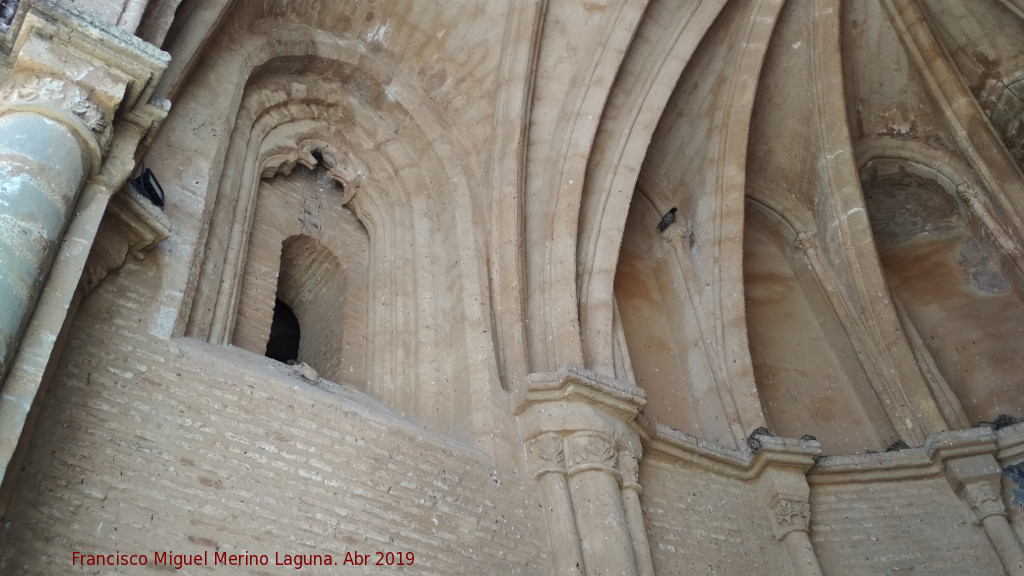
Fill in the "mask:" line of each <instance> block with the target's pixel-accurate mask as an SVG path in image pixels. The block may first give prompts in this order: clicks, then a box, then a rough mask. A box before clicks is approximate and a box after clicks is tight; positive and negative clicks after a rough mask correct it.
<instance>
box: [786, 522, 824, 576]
mask: <svg viewBox="0 0 1024 576" xmlns="http://www.w3.org/2000/svg"><path fill="white" fill-rule="evenodd" d="M782 545H783V547H785V548H786V553H787V554H788V555H789V561H790V563H791V564H792V565H793V570H794V571H795V572H796V573H797V574H798V575H799V576H822V574H821V565H820V564H818V556H817V554H815V553H814V547H813V546H811V537H810V536H809V535H808V534H807V532H805V531H803V530H794V531H792V532H790V533H789V534H786V536H784V537H783V539H782Z"/></svg>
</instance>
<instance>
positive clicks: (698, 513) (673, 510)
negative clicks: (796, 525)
mask: <svg viewBox="0 0 1024 576" xmlns="http://www.w3.org/2000/svg"><path fill="white" fill-rule="evenodd" d="M640 481H641V484H642V485H643V487H644V493H643V497H642V498H641V503H642V505H643V509H644V518H645V520H646V522H647V531H648V538H649V539H650V543H651V555H652V556H653V559H654V571H655V573H656V574H677V575H688V574H701V575H713V574H718V575H732V574H789V573H790V569H789V560H788V559H787V557H786V553H785V551H784V550H783V549H782V547H781V546H779V545H778V544H777V543H776V542H775V538H774V537H773V536H772V529H771V526H769V524H768V512H767V510H766V509H765V507H764V506H763V505H761V504H760V502H759V500H758V494H757V492H756V491H755V490H753V489H752V487H751V486H750V485H749V484H748V483H746V482H744V481H742V480H737V479H733V478H728V477H725V476H720V475H717V474H713V473H711V472H707V471H704V470H699V469H696V468H692V467H684V466H681V465H680V464H678V463H672V462H669V461H667V460H665V459H664V458H662V457H660V456H658V455H646V456H644V460H643V465H642V467H641V470H640Z"/></svg>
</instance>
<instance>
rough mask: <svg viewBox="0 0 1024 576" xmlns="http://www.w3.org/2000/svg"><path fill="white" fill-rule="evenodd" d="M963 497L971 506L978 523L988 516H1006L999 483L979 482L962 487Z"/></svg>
mask: <svg viewBox="0 0 1024 576" xmlns="http://www.w3.org/2000/svg"><path fill="white" fill-rule="evenodd" d="M963 499H964V501H965V502H967V504H968V505H969V506H970V507H971V512H973V513H974V519H975V521H976V522H978V523H979V524H980V523H981V522H982V521H983V520H985V518H988V517H989V516H1006V505H1004V504H1003V498H1002V496H1001V495H1000V493H999V484H998V483H995V482H979V483H977V484H968V485H966V486H965V487H964V491H963Z"/></svg>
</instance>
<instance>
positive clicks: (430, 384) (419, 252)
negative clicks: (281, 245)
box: [178, 22, 501, 437]
mask: <svg viewBox="0 0 1024 576" xmlns="http://www.w3.org/2000/svg"><path fill="white" fill-rule="evenodd" d="M274 26H275V34H273V35H270V34H260V33H259V31H258V30H252V31H249V32H247V33H245V34H244V35H243V37H242V38H241V39H235V40H234V41H231V42H227V41H224V42H223V43H222V44H221V45H220V47H219V48H218V50H225V51H227V56H223V57H221V58H219V59H217V60H216V61H215V63H214V64H211V65H208V66H207V67H205V68H203V69H202V70H201V71H200V72H201V73H202V74H205V75H207V76H208V78H207V80H209V77H215V78H220V79H223V78H235V79H237V83H238V84H237V91H236V92H234V93H233V94H232V93H231V92H230V91H223V90H221V91H215V90H210V89H209V88H203V86H204V85H208V84H209V83H208V82H194V83H192V84H193V85H196V86H199V87H200V88H198V90H199V92H197V93H194V94H186V95H183V96H184V97H185V98H186V99H188V100H190V101H191V102H190V103H191V104H192V105H193V106H196V105H200V103H201V105H202V106H203V107H209V110H217V109H220V110H224V109H227V110H232V111H233V112H232V113H231V114H230V116H229V118H228V119H227V124H228V125H230V126H231V127H230V129H225V130H223V131H222V134H217V133H216V132H213V133H212V135H216V136H217V138H218V142H217V147H218V149H219V151H218V152H217V153H216V154H214V155H213V157H212V158H211V159H210V160H208V162H209V164H208V165H207V166H206V168H207V169H208V170H209V178H208V181H209V182H217V183H219V185H218V186H217V187H216V189H213V188H211V189H210V190H209V191H208V194H207V196H206V199H205V207H204V215H203V221H204V222H205V223H206V224H205V226H204V229H203V231H202V232H201V233H200V238H199V244H198V246H197V248H196V252H195V255H194V257H193V263H192V266H191V268H192V270H198V273H197V274H194V275H193V276H194V277H193V278H192V279H191V280H190V284H189V286H188V287H186V289H185V297H184V300H185V304H184V309H183V310H182V314H181V317H182V320H181V321H180V322H179V324H180V326H179V329H178V332H179V333H184V334H185V335H188V336H192V337H195V338H200V339H204V340H207V341H209V342H211V343H215V344H229V343H231V342H232V336H233V334H234V331H235V326H236V324H237V320H238V315H239V310H240V308H239V306H240V305H241V302H242V299H240V297H239V294H240V291H241V290H242V289H243V285H244V283H243V282H242V278H243V277H244V274H245V269H246V267H245V262H246V261H247V259H249V255H248V250H249V247H250V245H251V241H250V239H251V237H252V235H253V233H254V229H253V214H254V212H255V210H256V208H257V205H258V203H259V198H260V196H261V194H262V193H263V192H261V190H263V184H262V183H264V182H268V181H277V180H278V179H282V178H283V179H285V180H287V179H289V178H294V177H296V174H298V173H305V174H306V177H307V178H308V179H309V185H310V186H313V187H316V186H319V187H325V186H326V187H328V188H331V187H333V188H334V189H335V190H334V192H335V193H337V194H340V195H341V196H340V201H341V203H342V204H343V205H344V206H345V207H346V208H347V209H349V210H351V212H352V214H354V217H355V218H357V219H358V223H359V224H360V225H361V226H362V228H363V229H364V230H365V233H366V235H367V237H368V254H367V262H368V273H367V275H368V279H367V289H366V290H367V292H366V297H365V301H366V304H365V306H366V312H365V317H366V328H365V331H366V333H365V334H364V335H363V337H364V339H365V352H364V356H363V358H362V360H361V363H362V364H363V365H365V372H364V373H365V377H364V379H365V382H364V383H363V382H355V383H354V385H356V386H357V387H360V388H364V389H365V390H366V391H367V392H368V393H370V394H371V395H373V396H375V397H376V398H378V399H380V400H382V401H383V402H385V403H386V404H388V405H389V406H391V407H392V408H394V409H396V410H398V411H400V412H403V413H405V414H407V415H408V416H410V417H411V418H413V419H415V420H417V421H419V422H421V423H423V424H425V425H427V426H429V427H430V428H432V429H435V430H438V431H441V432H445V433H452V434H456V435H459V436H468V437H475V436H489V435H493V430H491V428H492V427H493V426H492V424H493V419H492V418H491V417H490V416H489V414H490V413H491V410H490V406H493V405H494V402H495V401H496V398H497V396H498V395H500V393H501V387H500V384H499V383H498V378H497V368H496V362H495V355H494V348H493V343H492V340H491V338H490V332H491V329H490V326H489V318H490V313H489V311H488V309H487V306H488V302H487V299H486V297H483V295H484V294H485V293H486V284H485V282H486V273H485V268H484V266H485V264H484V261H483V256H482V254H481V252H480V248H479V247H480V246H483V244H484V241H483V239H478V238H477V237H476V236H477V235H478V234H479V227H478V226H476V225H475V220H476V218H475V216H474V214H475V212H476V211H477V207H475V206H474V204H473V202H474V200H473V198H472V197H471V195H470V189H471V187H472V186H473V183H474V182H476V179H475V175H473V174H472V173H467V172H466V170H465V169H464V168H463V166H462V165H461V164H460V158H462V157H464V154H463V152H462V151H463V147H462V146H461V145H460V143H459V142H458V141H457V140H455V139H454V138H453V137H452V136H451V134H452V131H451V130H450V129H448V127H447V126H446V123H445V119H444V117H443V116H442V115H441V114H439V113H438V112H437V111H436V110H434V108H433V107H434V105H433V103H432V102H431V101H430V100H429V99H428V98H427V97H426V96H425V95H423V93H422V92H421V91H419V89H418V88H417V87H416V86H415V85H413V84H412V83H411V82H409V81H408V80H407V79H405V78H404V77H403V76H402V74H401V73H400V72H399V71H398V70H397V69H395V68H394V67H393V66H392V65H391V64H389V63H388V62H386V61H384V60H383V59H382V58H380V57H378V56H373V55H370V54H369V53H368V52H367V51H366V50H365V49H364V48H363V47H362V46H361V45H360V44H359V43H357V42H352V41H347V40H343V39H339V38H337V37H334V36H331V35H330V34H328V33H326V32H323V31H319V30H314V29H311V28H308V27H305V26H302V25H299V24H291V23H281V22H277V23H275V24H274ZM288 26H292V27H295V28H296V33H294V34H284V33H282V32H281V28H282V27H288ZM271 37H273V38H277V39H281V38H303V40H295V41H291V42H289V41H284V42H281V41H275V42H273V43H271V42H268V41H267V40H266V39H267V38H271ZM311 52H312V53H313V56H309V54H310V53H311ZM214 53H216V51H215V52H214ZM229 63H230V64H229ZM203 90H209V93H206V94H204V93H203V92H202V91H203ZM225 92H227V93H229V94H231V96H229V97H230V98H232V102H225V101H224V100H225V99H226V98H227V97H225V96H218V95H219V94H223V93H225ZM218 107H219V108H218ZM208 113H209V112H208ZM222 127H224V126H223V123H222ZM297 165H298V166H302V168H301V169H299V168H296V166H297ZM293 170H295V172H293ZM318 171H319V172H318ZM318 174H319V176H318ZM268 178H269V179H270V180H267V179H268ZM314 196H315V195H314ZM303 206H304V207H303V210H306V208H308V207H306V206H305V205H303ZM296 217H297V218H302V217H308V214H306V213H305V212H303V214H299V215H296ZM321 224H322V225H325V226H326V225H330V223H321ZM313 233H314V235H315V233H316V231H315V230H314V231H313ZM357 364H358V363H357ZM347 371H348V368H346V367H345V366H342V367H340V368H339V370H338V371H337V373H338V374H341V375H342V376H341V378H342V379H343V380H344V378H345V376H344V375H345V374H346V373H347ZM485 408H486V409H485Z"/></svg>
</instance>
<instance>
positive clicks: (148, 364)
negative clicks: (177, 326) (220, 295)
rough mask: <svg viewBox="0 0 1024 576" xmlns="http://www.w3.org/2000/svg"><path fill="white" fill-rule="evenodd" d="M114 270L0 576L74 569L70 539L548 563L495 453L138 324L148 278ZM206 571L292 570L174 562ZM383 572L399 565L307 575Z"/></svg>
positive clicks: (33, 456)
mask: <svg viewBox="0 0 1024 576" xmlns="http://www.w3.org/2000/svg"><path fill="white" fill-rule="evenodd" d="M118 284H119V286H120V288H121V290H119V291H117V294H118V298H117V299H114V298H112V297H111V296H110V294H111V293H113V292H114V291H111V290H105V291H104V292H103V293H100V294H96V295H95V297H94V298H92V299H90V300H89V301H87V303H86V306H85V307H84V308H83V310H82V312H81V313H80V315H79V321H78V323H77V325H76V327H75V329H74V330H73V332H72V335H71V339H70V342H69V345H68V348H67V351H66V352H65V355H64V360H63V363H62V367H61V368H60V370H59V372H58V374H57V376H56V380H55V381H54V383H53V385H52V387H51V389H50V393H49V396H48V398H47V400H46V403H45V405H44V407H43V411H42V414H41V419H40V422H41V424H40V427H39V429H38V431H37V433H36V437H35V439H34V444H33V446H32V447H31V450H30V452H29V457H28V460H27V462H26V465H25V469H24V471H23V472H22V474H21V477H20V480H19V484H18V486H17V488H16V490H17V494H16V496H15V501H14V503H13V504H12V506H11V508H10V509H9V511H8V514H7V517H6V518H5V519H4V522H3V528H2V531H0V573H2V574H21V573H27V574H59V573H71V572H72V569H71V560H72V553H73V552H74V551H82V552H92V553H101V552H102V553H111V552H115V551H117V550H120V551H121V552H124V553H145V554H149V555H150V561H151V562H152V559H153V558H152V553H153V552H154V551H165V550H174V551H175V552H180V553H188V554H194V553H202V552H203V551H204V550H208V551H210V553H211V554H212V552H213V551H214V550H219V551H229V552H238V553H241V552H244V551H246V550H248V551H249V552H253V553H259V554H267V555H269V556H270V562H271V564H273V563H274V553H275V552H279V553H281V554H285V553H291V554H296V553H298V554H315V553H319V554H327V553H330V554H333V555H334V557H335V559H337V560H338V561H339V562H340V561H341V559H343V557H344V555H345V553H346V552H348V551H359V552H361V553H364V554H365V553H370V554H371V558H372V559H374V560H375V557H374V556H372V553H373V552H376V551H382V552H386V551H396V552H397V551H403V552H405V551H411V552H413V553H414V554H415V562H414V564H413V566H411V567H405V568H402V569H401V573H403V574H538V573H542V572H544V571H545V570H546V566H547V564H548V562H547V560H546V558H545V555H546V550H547V533H546V528H545V526H544V518H543V515H542V513H541V509H540V507H539V504H538V502H537V501H536V500H535V497H534V495H533V488H532V486H529V485H527V486H524V485H523V484H521V482H520V480H519V478H517V477H516V476H515V475H514V474H512V473H506V472H502V471H499V468H500V467H498V466H496V465H495V462H493V461H492V460H491V459H490V458H489V457H487V456H486V455H483V454H481V453H480V452H479V451H477V450H474V449H473V448H471V447H468V446H466V445H463V444H459V443H456V442H454V441H451V440H450V439H447V438H446V437H443V436H441V435H438V434H436V433H434V432H431V431H429V430H427V429H425V428H422V427H420V426H418V425H416V424H413V423H410V422H408V421H407V420H405V419H404V418H402V417H401V416H400V415H396V414H394V413H393V412H391V411H390V410H389V409H388V408H386V407H384V406H382V405H381V404H379V403H378V402H376V401H374V400H372V399H370V398H369V397H367V396H365V395H363V394H361V393H358V392H354V391H351V390H349V389H345V388H343V387H341V386H337V385H334V384H330V383H327V384H321V385H314V384H312V383H310V382H308V381H304V380H303V379H302V378H301V377H299V376H297V375H295V374H294V373H292V372H291V369H290V368H288V367H287V366H284V365H283V364H279V363H276V362H274V361H272V360H269V359H267V358H264V357H261V356H257V355H253V354H250V353H248V352H245V351H242V350H239V349H233V348H221V347H215V346H211V345H209V344H206V343H200V342H198V341H194V340H189V339H181V340H171V341H168V340H163V339H159V338H155V337H151V336H148V335H147V334H145V330H144V327H145V323H144V322H143V320H142V317H143V313H142V312H141V311H142V310H144V309H145V307H146V302H145V296H144V295H145V294H146V293H147V292H146V291H147V290H148V288H147V287H146V286H145V284H146V282H145V281H143V282H141V283H140V284H139V285H137V286H136V288H135V289H134V290H128V289H124V288H125V283H123V282H119V283H118ZM210 561H211V562H212V556H210ZM93 570H95V569H93ZM214 570H216V571H217V573H230V570H236V571H237V573H240V574H241V573H245V574H264V573H265V574H290V573H294V572H293V571H292V568H290V567H276V566H273V565H271V566H267V567H265V568H261V569H253V568H238V569H228V570H227V571H225V570H224V569H223V568H221V567H218V568H214V567H207V568H188V567H186V568H183V569H182V570H180V571H179V573H182V574H200V573H209V572H212V571H214ZM285 570H288V571H287V572H286V571H285ZM379 570H383V571H385V572H389V573H390V572H391V571H392V570H397V568H383V569H382V568H377V567H373V568H372V569H370V568H367V569H362V571H361V570H360V569H353V568H351V567H349V566H336V567H334V568H333V569H323V568H310V569H307V570H306V571H305V572H304V573H317V574H321V573H344V574H352V573H380V572H378V571H379ZM150 571H153V569H152V568H150ZM86 573H101V574H135V573H139V572H138V571H137V570H133V569H131V568H122V569H101V571H100V572H95V571H89V570H86Z"/></svg>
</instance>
